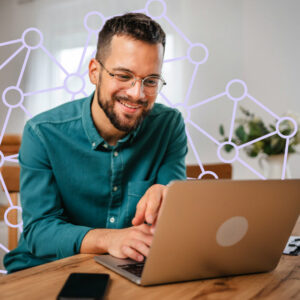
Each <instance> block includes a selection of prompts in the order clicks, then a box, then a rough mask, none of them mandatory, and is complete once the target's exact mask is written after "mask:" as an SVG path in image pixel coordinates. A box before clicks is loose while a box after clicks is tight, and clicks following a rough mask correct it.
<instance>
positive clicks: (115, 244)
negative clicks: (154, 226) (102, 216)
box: [80, 224, 153, 261]
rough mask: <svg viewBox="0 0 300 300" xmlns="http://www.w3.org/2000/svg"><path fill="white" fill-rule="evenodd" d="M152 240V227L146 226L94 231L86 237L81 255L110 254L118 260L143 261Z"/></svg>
mask: <svg viewBox="0 0 300 300" xmlns="http://www.w3.org/2000/svg"><path fill="white" fill-rule="evenodd" d="M152 239H153V234H152V233H151V231H150V226H148V225H146V224H141V225H139V226H133V227H129V228H124V229H93V230H91V231H89V232H88V233H87V234H86V235H85V237H84V239H83V241H82V244H81V248H80V253H89V254H100V253H109V254H111V255H112V256H115V257H118V258H131V259H133V260H135V261H143V260H144V257H147V256H148V253H149V249H150V246H151V243H152Z"/></svg>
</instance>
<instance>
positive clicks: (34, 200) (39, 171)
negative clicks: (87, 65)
mask: <svg viewBox="0 0 300 300" xmlns="http://www.w3.org/2000/svg"><path fill="white" fill-rule="evenodd" d="M19 162H20V166H21V174H20V195H21V204H22V218H23V226H24V227H23V228H24V229H23V237H24V239H25V241H26V243H27V246H28V248H29V250H30V251H31V253H32V254H33V255H35V256H37V257H43V258H46V257H56V258H64V257H67V256H71V255H74V254H76V253H79V251H80V246H81V242H82V239H83V238H84V236H85V235H86V233H87V232H88V231H89V230H91V229H92V228H89V227H85V226H79V225H74V224H71V223H70V222H69V220H68V218H67V216H66V215H65V213H64V209H63V200H62V198H61V195H60V192H59V189H58V186H57V183H56V180H55V176H54V174H53V171H52V168H51V163H50V161H49V158H48V155H47V151H46V147H45V146H44V145H43V140H42V138H41V134H40V133H39V130H38V128H37V127H35V125H34V124H31V123H30V121H28V122H27V124H26V126H25V128H24V133H23V139H22V145H21V149H20V153H19Z"/></svg>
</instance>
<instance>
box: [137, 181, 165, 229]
mask: <svg viewBox="0 0 300 300" xmlns="http://www.w3.org/2000/svg"><path fill="white" fill-rule="evenodd" d="M166 191H167V187H166V186H164V185H161V184H155V185H153V186H151V187H150V188H149V189H148V190H147V192H146V193H145V195H144V196H143V197H142V198H141V199H140V201H139V203H138V205H137V209H136V213H135V217H134V218H133V220H132V224H133V225H134V226H137V225H140V224H142V223H143V222H144V221H146V222H147V223H148V224H153V223H154V222H155V220H156V218H157V215H158V212H159V208H160V205H161V202H162V200H163V198H164V197H165V194H166Z"/></svg>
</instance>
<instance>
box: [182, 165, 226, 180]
mask: <svg viewBox="0 0 300 300" xmlns="http://www.w3.org/2000/svg"><path fill="white" fill-rule="evenodd" d="M203 168H204V170H205V171H211V172H214V173H215V174H217V176H218V177H219V179H231V178H232V165H231V164H223V163H220V164H205V165H203ZM200 173H201V169H200V167H199V166H198V165H187V166H186V176H187V177H190V178H198V177H199V175H200ZM202 179H215V177H214V176H213V175H211V174H205V175H204V176H203V177H202Z"/></svg>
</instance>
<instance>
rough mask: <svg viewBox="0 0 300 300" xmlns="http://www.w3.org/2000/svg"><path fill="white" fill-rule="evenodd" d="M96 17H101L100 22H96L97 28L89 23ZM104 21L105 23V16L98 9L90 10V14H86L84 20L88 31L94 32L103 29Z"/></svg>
mask: <svg viewBox="0 0 300 300" xmlns="http://www.w3.org/2000/svg"><path fill="white" fill-rule="evenodd" d="M95 17H96V18H99V17H100V22H96V23H97V26H96V27H95V28H92V27H91V26H90V25H89V24H88V23H89V22H91V23H92V19H93V18H95ZM104 23H105V17H104V16H103V15H102V14H101V13H99V12H98V11H91V12H89V13H88V14H86V15H85V17H84V21H83V24H84V27H85V29H86V30H87V31H91V32H94V33H98V32H99V31H100V30H101V28H102V26H103V25H104Z"/></svg>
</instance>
